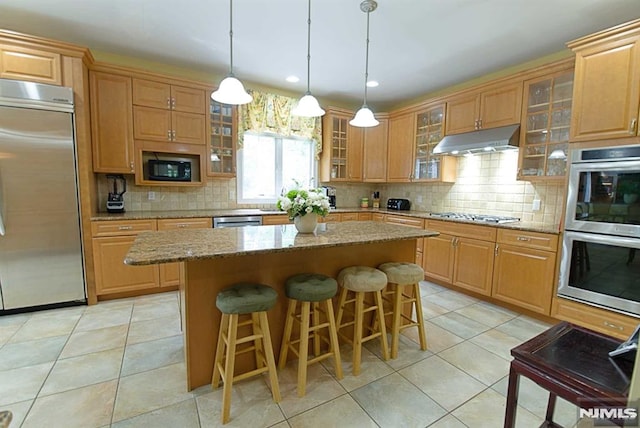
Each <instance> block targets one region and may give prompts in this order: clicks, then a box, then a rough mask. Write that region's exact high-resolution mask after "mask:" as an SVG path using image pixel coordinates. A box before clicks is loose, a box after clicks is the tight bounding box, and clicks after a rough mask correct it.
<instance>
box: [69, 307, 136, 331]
mask: <svg viewBox="0 0 640 428" xmlns="http://www.w3.org/2000/svg"><path fill="white" fill-rule="evenodd" d="M130 320H131V307H130V306H129V305H125V306H116V307H115V308H110V309H109V310H99V311H94V312H90V313H86V314H84V316H83V317H82V318H81V319H80V322H78V326H77V327H76V329H75V331H76V332H78V331H89V330H97V329H102V328H105V327H113V326H116V325H123V324H129V321H130Z"/></svg>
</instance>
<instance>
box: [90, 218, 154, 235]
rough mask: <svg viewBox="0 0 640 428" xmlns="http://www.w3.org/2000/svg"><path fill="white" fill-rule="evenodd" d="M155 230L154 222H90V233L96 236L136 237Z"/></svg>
mask: <svg viewBox="0 0 640 428" xmlns="http://www.w3.org/2000/svg"><path fill="white" fill-rule="evenodd" d="M148 230H156V221H155V220H128V221H127V220H115V221H94V222H91V233H92V235H93V237H97V236H123V235H137V234H138V233H140V232H145V231H148Z"/></svg>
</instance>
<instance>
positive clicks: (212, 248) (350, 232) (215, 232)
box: [125, 221, 438, 390]
mask: <svg viewBox="0 0 640 428" xmlns="http://www.w3.org/2000/svg"><path fill="white" fill-rule="evenodd" d="M437 234H438V233H437V232H433V231H429V230H423V229H415V228H411V227H406V226H401V225H395V224H385V223H379V222H373V221H364V222H359V221H354V222H346V223H330V224H327V223H325V224H319V225H318V227H317V228H316V232H315V233H314V234H301V233H297V231H296V229H295V227H294V226H293V225H278V226H245V227H239V228H222V229H194V230H169V231H159V232H144V233H141V234H140V235H138V237H137V238H136V240H135V242H134V243H133V245H132V246H131V249H130V250H129V252H128V254H127V256H126V258H125V263H127V264H130V265H149V264H157V263H168V262H184V264H183V269H182V280H181V285H180V302H181V317H182V329H183V333H184V340H185V342H184V343H185V346H184V347H185V360H186V366H187V388H188V390H192V389H194V388H197V387H199V386H202V385H206V384H208V383H211V373H212V367H213V357H214V352H215V342H216V340H217V337H218V327H219V323H220V318H221V313H220V311H219V310H218V309H217V308H216V306H215V299H216V295H217V294H218V292H219V291H220V290H221V289H223V288H225V287H228V286H230V285H232V284H234V283H237V282H243V281H250V282H258V283H262V284H266V285H269V286H271V287H273V288H274V289H275V290H276V291H277V292H278V294H279V299H278V302H277V303H276V305H275V307H274V308H273V309H271V310H270V311H269V313H268V317H269V325H270V330H271V337H272V341H273V346H274V349H275V350H279V349H280V341H281V336H282V328H283V325H284V319H285V314H286V297H285V294H284V283H285V280H286V279H287V278H288V277H289V276H291V275H295V274H298V273H303V272H315V273H322V274H325V275H329V276H332V277H336V276H337V275H338V272H339V271H340V270H341V269H343V268H345V267H348V266H353V265H364V266H372V267H375V266H378V265H379V264H381V263H384V262H402V261H405V262H412V261H413V260H414V259H415V253H416V244H417V240H418V239H420V238H425V237H430V236H436V235H437ZM276 352H277V351H276ZM249 354H250V353H247V354H244V355H243V356H242V357H246V358H239V359H238V360H237V362H236V367H237V368H238V369H245V368H246V367H247V366H249V365H253V364H254V362H253V360H252V358H251V356H250V355H249ZM276 357H277V356H276Z"/></svg>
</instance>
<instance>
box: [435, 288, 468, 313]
mask: <svg viewBox="0 0 640 428" xmlns="http://www.w3.org/2000/svg"><path fill="white" fill-rule="evenodd" d="M429 301H430V302H432V303H435V304H436V305H438V306H442V307H443V308H447V309H449V310H451V311H455V310H457V309H460V308H464V307H465V306H469V305H473V304H474V303H476V302H478V299H476V298H475V297H470V296H467V295H465V294H462V293H456V292H455V291H443V292H441V293H436V294H433V295H431V296H429Z"/></svg>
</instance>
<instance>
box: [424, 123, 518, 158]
mask: <svg viewBox="0 0 640 428" xmlns="http://www.w3.org/2000/svg"><path fill="white" fill-rule="evenodd" d="M519 128H520V125H508V126H502V127H500V128H491V129H482V130H480V131H473V132H467V133H465V134H457V135H447V136H446V137H444V138H443V139H442V140H441V141H440V142H439V143H438V145H437V146H435V147H434V148H433V153H434V154H443V155H454V156H455V155H459V156H461V155H465V154H481V153H493V152H500V151H505V150H515V149H517V148H518V143H519V135H520V133H519V132H518V131H519Z"/></svg>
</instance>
